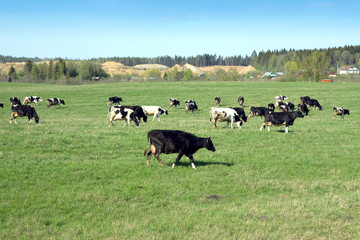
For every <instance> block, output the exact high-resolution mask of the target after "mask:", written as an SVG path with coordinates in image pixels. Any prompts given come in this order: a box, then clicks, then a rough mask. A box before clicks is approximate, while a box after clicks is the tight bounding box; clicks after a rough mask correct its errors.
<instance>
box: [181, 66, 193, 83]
mask: <svg viewBox="0 0 360 240" xmlns="http://www.w3.org/2000/svg"><path fill="white" fill-rule="evenodd" d="M193 77H194V76H193V72H192V71H191V69H190V68H187V69H185V71H184V77H183V79H182V80H183V81H191V80H192V79H193Z"/></svg>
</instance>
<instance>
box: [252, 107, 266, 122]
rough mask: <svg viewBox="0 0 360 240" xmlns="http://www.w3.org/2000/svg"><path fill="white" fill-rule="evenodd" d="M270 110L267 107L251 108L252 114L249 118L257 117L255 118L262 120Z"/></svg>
mask: <svg viewBox="0 0 360 240" xmlns="http://www.w3.org/2000/svg"><path fill="white" fill-rule="evenodd" d="M268 112H269V109H267V108H266V107H251V108H250V114H249V116H248V117H249V118H250V117H253V118H254V117H255V116H260V119H261V118H262V116H264V115H265V113H268Z"/></svg>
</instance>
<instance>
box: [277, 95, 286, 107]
mask: <svg viewBox="0 0 360 240" xmlns="http://www.w3.org/2000/svg"><path fill="white" fill-rule="evenodd" d="M274 99H275V107H276V108H279V107H280V105H279V103H280V102H283V101H284V100H286V99H288V97H287V96H281V95H280V96H275V97H274Z"/></svg>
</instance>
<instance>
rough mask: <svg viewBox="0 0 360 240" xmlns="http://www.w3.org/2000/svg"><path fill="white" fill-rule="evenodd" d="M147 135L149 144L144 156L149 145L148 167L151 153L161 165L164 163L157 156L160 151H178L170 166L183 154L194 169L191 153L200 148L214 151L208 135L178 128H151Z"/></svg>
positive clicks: (167, 152) (166, 152)
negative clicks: (202, 135) (198, 134)
mask: <svg viewBox="0 0 360 240" xmlns="http://www.w3.org/2000/svg"><path fill="white" fill-rule="evenodd" d="M147 137H148V142H149V146H148V147H147V148H146V149H145V151H144V156H145V155H146V152H147V151H148V149H149V147H150V150H149V152H147V166H148V167H150V158H151V156H152V155H153V154H154V156H155V158H156V159H157V160H158V161H159V163H160V165H161V166H163V165H164V163H163V161H161V159H160V157H159V155H160V154H161V153H165V154H171V153H179V154H178V156H177V158H176V160H175V162H174V163H173V164H172V168H174V167H175V165H176V164H177V163H178V162H179V160H180V159H181V157H182V156H183V155H185V156H187V157H188V158H189V159H190V162H191V166H192V168H193V169H196V167H195V164H194V158H193V154H195V153H196V152H197V151H198V150H199V149H201V148H206V149H208V150H209V151H212V152H215V147H214V145H213V143H212V141H211V138H210V137H207V138H200V137H197V136H195V135H194V134H191V133H188V132H183V131H178V130H151V131H149V132H148V134H147Z"/></svg>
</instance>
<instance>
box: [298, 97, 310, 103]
mask: <svg viewBox="0 0 360 240" xmlns="http://www.w3.org/2000/svg"><path fill="white" fill-rule="evenodd" d="M310 99H311V98H310V97H309V96H303V97H300V101H301V102H302V103H304V104H305V102H307V101H310Z"/></svg>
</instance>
